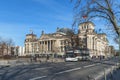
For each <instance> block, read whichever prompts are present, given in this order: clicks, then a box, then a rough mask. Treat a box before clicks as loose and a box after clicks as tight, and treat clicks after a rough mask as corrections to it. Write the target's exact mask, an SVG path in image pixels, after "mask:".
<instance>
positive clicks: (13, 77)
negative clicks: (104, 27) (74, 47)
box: [0, 60, 116, 80]
mask: <svg viewBox="0 0 120 80" xmlns="http://www.w3.org/2000/svg"><path fill="white" fill-rule="evenodd" d="M114 61H116V60H114ZM114 61H113V62H111V60H106V61H81V62H59V63H41V64H28V65H19V66H11V67H1V68H0V80H92V79H93V78H96V77H98V75H100V73H101V72H104V70H106V69H108V68H110V67H111V66H112V65H115V64H114V63H115V62H114ZM101 62H102V63H101ZM102 74H103V73H102Z"/></svg>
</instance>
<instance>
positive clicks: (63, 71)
mask: <svg viewBox="0 0 120 80" xmlns="http://www.w3.org/2000/svg"><path fill="white" fill-rule="evenodd" d="M79 69H81V67H79V68H74V69H69V70H66V71H61V72H58V73H55V74H62V73H66V72H71V71H76V70H79Z"/></svg>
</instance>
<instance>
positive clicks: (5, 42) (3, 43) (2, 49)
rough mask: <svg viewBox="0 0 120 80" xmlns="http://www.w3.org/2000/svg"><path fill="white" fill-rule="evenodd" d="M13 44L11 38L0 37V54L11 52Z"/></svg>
mask: <svg viewBox="0 0 120 80" xmlns="http://www.w3.org/2000/svg"><path fill="white" fill-rule="evenodd" d="M13 46H14V42H13V40H12V39H2V38H0V55H1V56H4V55H7V54H11V47H13Z"/></svg>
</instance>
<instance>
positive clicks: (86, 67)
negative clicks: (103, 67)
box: [83, 64, 96, 68]
mask: <svg viewBox="0 0 120 80" xmlns="http://www.w3.org/2000/svg"><path fill="white" fill-rule="evenodd" d="M95 65H96V64H92V65H87V66H83V67H84V68H88V67H92V66H95Z"/></svg>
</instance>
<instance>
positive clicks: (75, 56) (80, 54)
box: [65, 49, 90, 61]
mask: <svg viewBox="0 0 120 80" xmlns="http://www.w3.org/2000/svg"><path fill="white" fill-rule="evenodd" d="M81 60H90V56H89V53H88V52H87V50H83V49H75V50H67V51H66V52H65V61H81Z"/></svg>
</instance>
